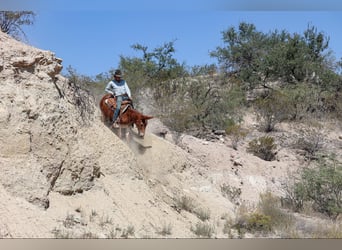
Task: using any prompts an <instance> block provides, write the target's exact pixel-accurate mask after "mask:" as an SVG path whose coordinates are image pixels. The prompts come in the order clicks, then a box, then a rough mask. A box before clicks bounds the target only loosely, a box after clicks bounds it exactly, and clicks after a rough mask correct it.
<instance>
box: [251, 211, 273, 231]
mask: <svg viewBox="0 0 342 250" xmlns="http://www.w3.org/2000/svg"><path fill="white" fill-rule="evenodd" d="M246 227H247V230H248V231H249V232H270V231H271V230H272V221H271V217H270V216H268V215H264V214H260V213H253V214H251V215H250V216H249V217H248V218H247V224H246Z"/></svg>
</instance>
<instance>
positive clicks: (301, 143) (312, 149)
mask: <svg viewBox="0 0 342 250" xmlns="http://www.w3.org/2000/svg"><path fill="white" fill-rule="evenodd" d="M320 130H321V126H320V125H316V123H313V122H311V124H310V125H307V126H306V127H305V128H303V129H300V130H299V134H300V136H299V138H298V139H297V140H296V141H295V142H294V144H293V147H294V148H296V149H300V150H303V151H304V152H305V156H306V157H307V158H308V159H309V160H314V159H316V155H317V153H318V152H319V151H320V150H321V149H322V147H323V142H324V135H323V133H322V132H321V131H320Z"/></svg>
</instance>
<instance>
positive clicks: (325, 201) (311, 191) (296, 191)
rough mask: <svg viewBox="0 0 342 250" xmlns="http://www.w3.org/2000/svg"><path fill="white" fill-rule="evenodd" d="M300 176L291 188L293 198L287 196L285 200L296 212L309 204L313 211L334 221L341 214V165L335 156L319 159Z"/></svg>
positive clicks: (304, 169)
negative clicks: (293, 206) (305, 204)
mask: <svg viewBox="0 0 342 250" xmlns="http://www.w3.org/2000/svg"><path fill="white" fill-rule="evenodd" d="M300 174H301V176H300V177H301V178H300V179H299V180H298V181H297V182H295V183H294V185H293V187H292V189H293V192H292V194H293V196H287V197H286V198H287V200H288V201H289V202H290V203H294V204H295V205H296V206H295V208H296V209H297V210H301V209H303V207H304V203H305V202H309V203H310V204H311V206H312V208H313V210H314V211H317V212H320V213H322V214H325V215H327V216H329V217H330V218H332V219H336V218H337V217H338V216H339V215H340V214H341V213H342V163H341V162H339V161H337V160H336V157H335V156H331V157H329V158H319V159H318V161H317V163H315V164H312V165H311V166H309V167H306V168H303V170H302V172H301V173H300ZM298 201H300V202H298Z"/></svg>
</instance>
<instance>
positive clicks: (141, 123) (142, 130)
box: [134, 115, 153, 137]
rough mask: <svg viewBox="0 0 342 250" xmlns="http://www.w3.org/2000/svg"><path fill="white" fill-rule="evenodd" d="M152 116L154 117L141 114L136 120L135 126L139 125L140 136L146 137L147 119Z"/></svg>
mask: <svg viewBox="0 0 342 250" xmlns="http://www.w3.org/2000/svg"><path fill="white" fill-rule="evenodd" d="M152 118H153V116H148V115H141V116H139V117H138V119H137V120H136V121H135V123H134V124H135V126H137V129H138V134H139V136H140V137H144V136H145V130H146V126H147V120H149V119H152Z"/></svg>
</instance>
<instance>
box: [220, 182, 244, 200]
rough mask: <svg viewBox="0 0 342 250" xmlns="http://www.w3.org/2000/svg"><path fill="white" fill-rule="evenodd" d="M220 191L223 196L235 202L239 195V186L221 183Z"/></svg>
mask: <svg viewBox="0 0 342 250" xmlns="http://www.w3.org/2000/svg"><path fill="white" fill-rule="evenodd" d="M221 193H222V194H223V196H224V197H226V198H228V199H229V200H231V201H232V202H234V203H237V202H238V200H239V198H240V195H241V188H237V187H233V186H230V185H228V184H223V185H222V186H221Z"/></svg>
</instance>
